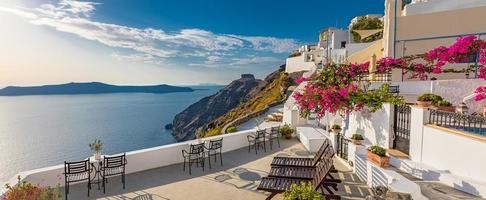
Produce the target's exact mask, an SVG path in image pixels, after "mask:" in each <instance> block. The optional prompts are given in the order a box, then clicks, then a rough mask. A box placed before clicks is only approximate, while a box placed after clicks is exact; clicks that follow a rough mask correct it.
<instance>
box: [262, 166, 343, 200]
mask: <svg viewBox="0 0 486 200" xmlns="http://www.w3.org/2000/svg"><path fill="white" fill-rule="evenodd" d="M331 168H332V162H324V161H321V162H319V164H318V165H317V167H316V169H317V170H316V173H315V174H314V177H313V178H312V179H311V180H309V179H302V178H280V177H264V178H262V180H261V182H260V185H258V188H257V189H258V190H263V191H267V192H270V193H271V194H270V195H269V196H268V197H267V199H272V198H273V197H274V196H275V195H276V194H278V193H282V192H285V191H287V190H289V189H290V187H291V186H292V184H300V183H301V182H304V181H307V182H311V183H312V184H313V185H314V189H315V190H316V191H320V192H322V193H323V195H324V196H325V197H326V199H341V197H339V196H338V195H335V194H334V191H333V190H331V188H332V189H334V190H337V189H338V188H337V183H339V182H340V180H335V179H326V177H327V176H328V174H329V173H330V171H331ZM324 190H325V191H327V194H325V193H324Z"/></svg>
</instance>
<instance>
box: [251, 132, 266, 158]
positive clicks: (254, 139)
mask: <svg viewBox="0 0 486 200" xmlns="http://www.w3.org/2000/svg"><path fill="white" fill-rule="evenodd" d="M247 138H248V152H250V149H251V147H253V148H255V154H258V148H260V147H263V150H264V151H265V152H267V147H266V145H265V130H258V131H257V132H256V134H255V135H248V136H247Z"/></svg>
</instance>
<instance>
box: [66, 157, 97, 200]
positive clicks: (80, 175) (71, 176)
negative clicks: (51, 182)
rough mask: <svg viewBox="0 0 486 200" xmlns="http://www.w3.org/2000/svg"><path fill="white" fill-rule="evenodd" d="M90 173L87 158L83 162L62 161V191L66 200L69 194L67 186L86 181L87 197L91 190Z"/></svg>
mask: <svg viewBox="0 0 486 200" xmlns="http://www.w3.org/2000/svg"><path fill="white" fill-rule="evenodd" d="M91 171H92V169H91V168H90V164H89V158H88V159H86V160H83V161H76V162H66V161H64V181H65V182H64V183H65V184H64V190H65V192H66V200H67V197H68V194H69V184H70V183H75V182H80V181H88V197H89V190H90V189H91Z"/></svg>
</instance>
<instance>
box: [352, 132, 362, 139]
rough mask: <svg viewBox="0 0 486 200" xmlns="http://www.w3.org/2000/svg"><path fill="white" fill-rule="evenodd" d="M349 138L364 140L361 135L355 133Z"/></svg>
mask: <svg viewBox="0 0 486 200" xmlns="http://www.w3.org/2000/svg"><path fill="white" fill-rule="evenodd" d="M351 139H353V140H364V138H363V136H362V135H361V134H357V133H355V134H353V135H352V136H351Z"/></svg>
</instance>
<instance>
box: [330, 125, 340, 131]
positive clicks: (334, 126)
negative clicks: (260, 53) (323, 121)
mask: <svg viewBox="0 0 486 200" xmlns="http://www.w3.org/2000/svg"><path fill="white" fill-rule="evenodd" d="M331 129H339V130H341V126H339V125H337V124H334V125H332V126H331Z"/></svg>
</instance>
